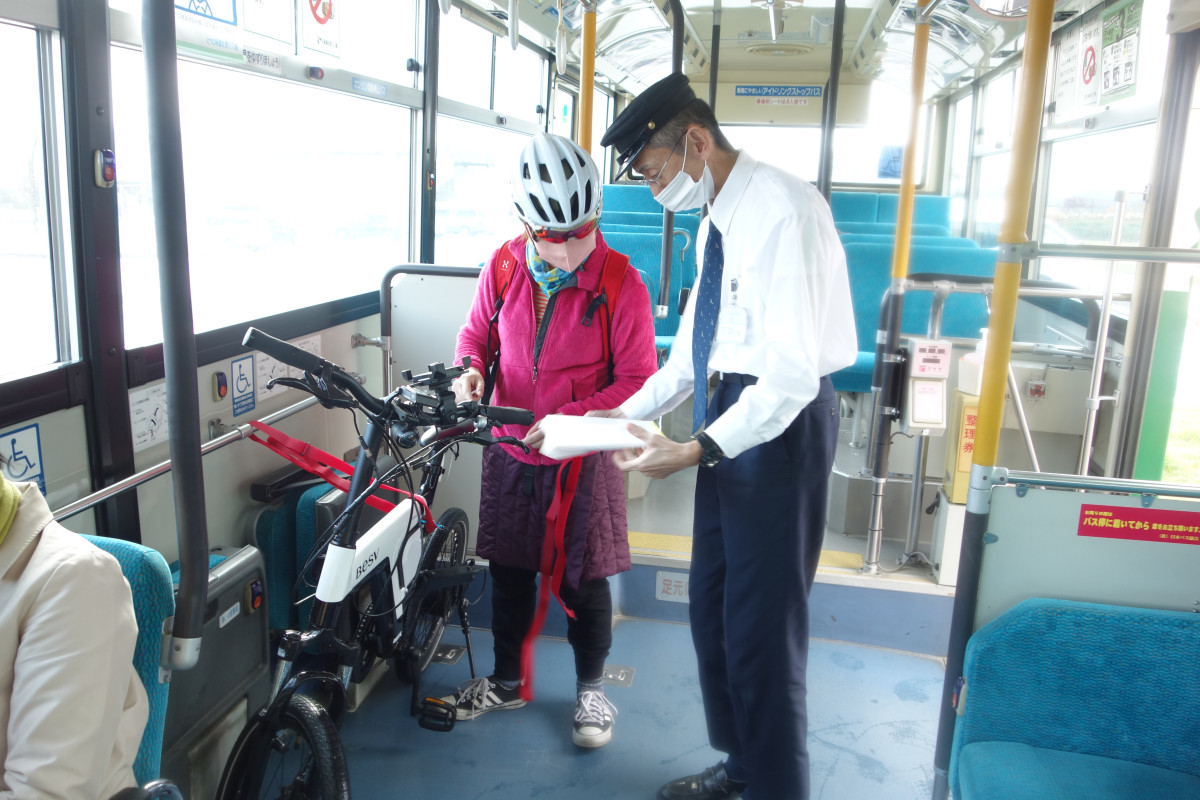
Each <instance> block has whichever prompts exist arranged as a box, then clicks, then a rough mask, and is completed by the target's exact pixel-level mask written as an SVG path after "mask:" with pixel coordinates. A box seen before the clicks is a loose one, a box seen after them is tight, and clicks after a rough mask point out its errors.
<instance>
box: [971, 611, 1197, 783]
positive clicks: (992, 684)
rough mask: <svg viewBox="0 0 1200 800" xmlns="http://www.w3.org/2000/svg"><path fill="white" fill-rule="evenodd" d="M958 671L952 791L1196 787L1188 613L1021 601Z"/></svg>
mask: <svg viewBox="0 0 1200 800" xmlns="http://www.w3.org/2000/svg"><path fill="white" fill-rule="evenodd" d="M963 673H964V674H963V677H964V679H965V684H964V687H963V690H962V691H961V692H960V694H959V709H958V711H959V715H960V716H959V718H958V720H957V723H956V725H955V729H954V744H953V749H952V751H951V760H950V787H951V789H952V791H953V796H954V797H957V798H959V800H983V798H986V800H1034V798H1038V799H1039V800H1040V799H1041V798H1049V797H1055V798H1080V800H1082V799H1083V798H1087V800H1127V798H1132V797H1157V798H1184V797H1200V692H1197V691H1196V685H1197V683H1198V682H1200V615H1197V614H1190V613H1186V612H1181V611H1162V610H1155V609H1144V608H1129V607H1124V606H1113V605H1101V604H1096V603H1085V602H1076V601H1065V600H1048V599H1041V598H1036V599H1032V600H1025V601H1023V602H1021V603H1019V604H1017V605H1016V606H1014V607H1012V608H1011V609H1009V610H1008V611H1006V612H1004V613H1003V614H1001V615H1000V616H999V617H997V618H996V619H994V620H992V621H991V622H989V623H988V624H986V625H984V626H983V627H982V628H980V629H979V630H978V631H976V632H975V634H974V635H973V636H972V637H971V639H970V641H969V642H968V643H967V650H966V657H965V662H964V666H963Z"/></svg>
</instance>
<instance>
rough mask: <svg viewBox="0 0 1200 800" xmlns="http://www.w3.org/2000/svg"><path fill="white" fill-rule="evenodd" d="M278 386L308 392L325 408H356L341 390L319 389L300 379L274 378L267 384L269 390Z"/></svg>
mask: <svg viewBox="0 0 1200 800" xmlns="http://www.w3.org/2000/svg"><path fill="white" fill-rule="evenodd" d="M276 386H286V387H287V388H289V389H299V390H301V391H303V392H308V393H309V394H311V395H312V396H313V397H315V398H317V401H318V402H320V404H321V405H323V406H325V408H354V406H355V403H354V398H352V397H351V396H350V395H348V394H346V393H345V392H343V391H342V390H341V389H338V388H336V387H333V386H330V385H329V384H325V386H324V388H323V389H318V388H317V387H315V386H313V385H312V384H311V383H309V382H308V381H306V380H300V379H299V378H272V379H271V380H270V381H269V382H268V383H267V388H268V389H272V388H274V387H276Z"/></svg>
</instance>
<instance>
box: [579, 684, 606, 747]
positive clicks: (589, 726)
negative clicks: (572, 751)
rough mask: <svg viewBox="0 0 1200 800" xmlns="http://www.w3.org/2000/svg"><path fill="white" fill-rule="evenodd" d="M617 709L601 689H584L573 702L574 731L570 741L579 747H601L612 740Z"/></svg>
mask: <svg viewBox="0 0 1200 800" xmlns="http://www.w3.org/2000/svg"><path fill="white" fill-rule="evenodd" d="M616 715H617V709H616V708H615V707H614V706H613V704H612V703H610V702H609V701H608V698H607V697H605V695H604V690H603V689H585V690H584V691H582V692H580V693H579V697H578V699H576V701H575V730H574V731H572V733H571V741H573V742H574V743H575V744H577V745H579V746H580V747H603V746H604V745H606V744H608V743H609V741H611V740H612V726H613V717H615V716H616Z"/></svg>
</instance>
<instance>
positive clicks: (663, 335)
mask: <svg viewBox="0 0 1200 800" xmlns="http://www.w3.org/2000/svg"><path fill="white" fill-rule="evenodd" d="M673 238H674V239H675V247H673V248H672V251H671V253H672V255H671V286H670V292H669V293H668V302H667V316H666V317H665V318H663V319H656V320H654V340H655V345H656V347H657V348H658V350H659V353H660V354H661V355H662V356H663V357H665V356H666V354H667V353H669V352H670V348H671V345H672V344H674V340H675V332H676V331H677V330H678V329H679V308H678V298H679V290H680V289H681V288H682V287H683V285H684V283H683V274H684V272H685V271H686V268H685V266H684V264H683V252H682V251H683V241H682V240H681V238H680V237H673ZM604 239H605V241H606V242H608V246H609V247H611V248H613V249H614V250H616V251H617V252H619V253H624V254H625V255H627V256H629V263H630V264H631V265H633V268H634V269H636V270H637V271H638V272H640V273H641V275H642V280H644V281H645V283H646V289H647V290H649V292H650V304H651V306H654V305H655V304H656V303H657V302H658V289H659V273H660V271H661V268H662V231H661V230H659V231H655V232H653V233H651V232H650V231H649V230H647V231H646V232H644V233H643V232H636V231H635V232H631V231H613V232H612V233H608V232H605V234H604ZM690 249H691V250H692V251H694V250H695V248H694V247H692V248H690ZM693 269H694V267H693Z"/></svg>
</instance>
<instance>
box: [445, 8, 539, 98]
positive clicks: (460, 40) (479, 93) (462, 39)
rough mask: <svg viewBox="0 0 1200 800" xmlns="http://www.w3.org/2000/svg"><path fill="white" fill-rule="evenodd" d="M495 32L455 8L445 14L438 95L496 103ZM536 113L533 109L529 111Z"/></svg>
mask: <svg viewBox="0 0 1200 800" xmlns="http://www.w3.org/2000/svg"><path fill="white" fill-rule="evenodd" d="M495 38H496V37H495V36H493V35H492V34H491V33H490V32H488V31H486V30H484V29H483V28H481V27H479V26H478V25H475V24H472V23H471V22H468V21H467V20H465V19H463V18H462V17H461V16H460V15H459V14H457V13H454V12H451V13H449V14H443V15H442V22H441V36H440V39H441V45H442V50H441V52H442V57H441V59H440V60H439V61H438V95H439V96H441V97H447V98H450V99H451V100H458V101H459V102H462V103H467V104H469V105H473V106H478V107H479V108H491V107H492V49H493V44H494V41H495ZM528 114H529V116H532V109H530V111H529V112H528Z"/></svg>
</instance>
